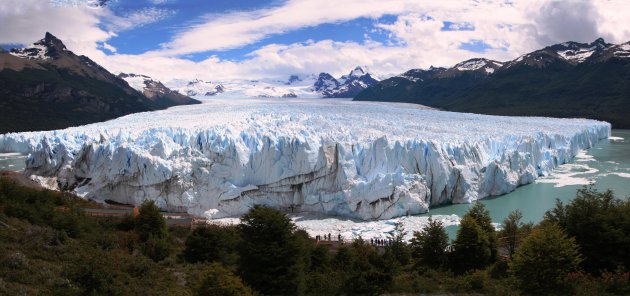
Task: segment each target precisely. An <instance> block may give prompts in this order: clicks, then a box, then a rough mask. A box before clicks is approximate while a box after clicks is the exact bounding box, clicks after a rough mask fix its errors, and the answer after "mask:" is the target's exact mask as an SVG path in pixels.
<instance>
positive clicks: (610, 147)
mask: <svg viewBox="0 0 630 296" xmlns="http://www.w3.org/2000/svg"><path fill="white" fill-rule="evenodd" d="M589 184H592V185H593V186H594V187H595V188H596V189H597V190H600V191H604V190H606V189H611V190H613V191H614V192H615V195H616V196H617V197H619V198H621V197H627V196H630V130H613V131H612V137H611V138H610V139H604V140H601V141H600V142H598V143H597V144H596V145H595V147H593V148H591V149H589V150H588V151H586V152H585V153H583V154H580V155H578V156H577V157H575V158H574V159H573V161H572V162H571V163H569V164H565V165H562V166H560V167H559V168H557V169H556V170H555V171H554V174H553V175H552V176H549V177H542V178H539V179H537V180H536V182H535V183H534V184H529V185H525V186H521V187H519V188H517V189H516V190H515V191H513V192H511V193H508V194H506V195H502V196H499V197H495V198H491V199H486V200H482V201H481V202H482V203H483V204H484V205H485V206H486V208H488V210H489V211H490V215H491V216H492V220H493V222H496V223H501V221H503V219H505V217H506V216H507V215H508V214H509V213H510V212H511V211H513V210H516V209H518V210H520V211H521V212H522V213H523V222H539V221H540V220H542V218H543V215H544V214H545V211H547V210H549V209H550V208H553V207H554V206H555V203H556V198H557V199H560V200H561V201H563V202H565V203H566V202H568V201H570V200H572V199H573V198H574V197H575V193H576V191H577V190H578V189H580V188H582V187H584V186H585V185H589ZM469 208H470V205H469V204H458V205H449V206H445V207H440V208H436V209H431V211H430V213H429V214H425V216H426V215H451V214H455V215H458V216H460V217H461V216H462V215H463V214H464V213H465V212H466V211H467V210H468V209H469ZM447 229H448V230H449V235H451V237H453V236H454V233H455V231H456V229H457V227H456V226H450V227H448V228H447Z"/></svg>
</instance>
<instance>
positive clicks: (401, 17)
mask: <svg viewBox="0 0 630 296" xmlns="http://www.w3.org/2000/svg"><path fill="white" fill-rule="evenodd" d="M629 19H630V9H629V8H628V2H627V0H593V1H588V0H581V1H566V0H565V1H550V0H496V1H495V0H461V1H460V0H457V1H456V0H442V1H427V0H274V1H263V0H208V1H201V0H196V1H193V0H109V1H108V0H0V45H2V46H3V47H22V46H28V45H29V44H32V43H33V42H36V41H37V40H39V39H41V38H43V36H44V34H45V32H50V33H52V34H53V35H55V36H57V37H58V38H60V39H61V40H62V41H63V42H64V43H65V44H66V46H67V47H68V49H70V50H72V51H74V52H75V53H77V54H82V55H86V56H89V57H90V58H92V59H93V60H94V61H96V62H97V63H99V64H101V65H102V66H104V67H105V68H107V69H108V70H110V71H111V72H114V73H120V72H125V73H136V74H145V75H149V76H151V77H154V78H156V79H160V80H162V81H164V82H168V81H172V80H174V79H184V80H192V79H203V80H208V81H223V80H229V79H261V78H274V79H276V78H279V79H283V78H287V77H288V76H289V75H293V74H317V73H320V72H328V73H331V74H333V75H335V76H339V75H342V74H347V73H348V72H349V71H350V70H351V69H353V68H354V67H356V66H365V67H367V68H368V69H369V70H370V71H371V72H374V73H376V74H377V75H381V76H388V75H394V74H398V73H402V72H404V71H406V70H409V69H413V68H428V67H430V66H444V67H450V66H453V65H454V64H456V63H458V62H461V61H463V60H466V59H469V58H475V57H484V58H489V59H494V60H498V61H507V60H511V59H514V58H517V57H518V56H520V55H522V54H525V53H528V52H531V51H533V50H536V49H539V48H542V47H544V46H548V45H551V44H556V43H561V42H565V41H578V42H592V41H594V40H595V39H597V38H599V37H602V38H604V39H605V40H606V41H607V42H611V43H623V42H627V41H630V26H628V20H629Z"/></svg>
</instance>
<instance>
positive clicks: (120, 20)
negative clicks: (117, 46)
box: [104, 7, 175, 32]
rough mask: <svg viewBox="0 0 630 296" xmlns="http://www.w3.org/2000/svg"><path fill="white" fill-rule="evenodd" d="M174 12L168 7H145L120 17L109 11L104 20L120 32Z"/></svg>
mask: <svg viewBox="0 0 630 296" xmlns="http://www.w3.org/2000/svg"><path fill="white" fill-rule="evenodd" d="M174 14H175V11H173V10H170V9H163V8H156V7H147V8H143V9H140V10H136V11H133V12H131V13H128V14H127V15H125V16H122V17H120V16H117V15H115V14H113V13H111V11H109V13H108V14H107V16H106V17H105V18H104V20H105V22H106V26H107V27H108V28H109V29H110V30H111V31H115V32H121V31H125V30H130V29H134V28H138V27H142V26H145V25H148V24H152V23H155V22H158V21H161V20H164V19H166V18H169V17H171V16H173V15H174Z"/></svg>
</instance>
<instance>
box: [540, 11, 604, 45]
mask: <svg viewBox="0 0 630 296" xmlns="http://www.w3.org/2000/svg"><path fill="white" fill-rule="evenodd" d="M530 13H531V17H532V19H533V22H534V25H535V26H536V28H537V38H538V40H539V43H542V44H550V43H554V42H558V41H559V40H562V41H567V40H571V41H577V42H591V41H593V40H595V39H597V38H598V37H599V32H598V23H597V22H598V19H599V18H600V16H599V12H598V10H597V8H596V7H595V5H594V4H593V3H592V2H588V1H552V2H548V3H544V4H543V5H542V6H541V7H540V9H538V11H535V12H530Z"/></svg>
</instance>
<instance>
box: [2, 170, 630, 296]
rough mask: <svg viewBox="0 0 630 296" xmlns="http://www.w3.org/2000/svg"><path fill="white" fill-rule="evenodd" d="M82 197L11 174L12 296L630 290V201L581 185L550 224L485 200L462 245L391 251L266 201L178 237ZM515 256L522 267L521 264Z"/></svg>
mask: <svg viewBox="0 0 630 296" xmlns="http://www.w3.org/2000/svg"><path fill="white" fill-rule="evenodd" d="M93 206H96V205H94V204H91V203H90V202H87V201H84V200H81V199H79V198H76V197H74V196H72V195H70V194H66V193H60V192H52V191H47V190H35V189H29V188H25V187H21V186H19V185H16V184H14V183H12V182H11V181H7V180H0V250H2V251H1V252H0V294H7V295H25V294H26V295H36V294H44V295H300V294H315V295H339V294H341V295H355V294H360V295H377V294H383V293H401V294H402V293H429V294H436V293H471V294H474V293H483V294H490V295H518V294H523V295H529V294H544V295H554V294H555V295H563V294H576V295H606V294H613V295H614V294H626V295H627V294H628V293H630V282H629V280H630V275H629V273H628V272H627V271H626V269H627V268H628V267H629V266H628V264H629V262H628V254H627V252H628V250H630V239H629V238H630V227H629V226H630V201H629V200H621V199H616V198H614V196H613V194H612V192H610V191H607V192H602V193H600V192H597V191H595V190H592V189H583V190H580V191H579V192H578V194H577V196H576V198H575V199H574V200H573V201H572V202H571V203H569V204H567V205H564V204H561V203H558V205H557V206H556V207H555V208H554V209H552V210H550V211H549V212H548V213H547V215H546V217H545V219H544V220H543V221H542V222H541V223H540V224H538V225H532V224H524V223H522V222H521V221H520V220H521V217H522V215H520V213H518V212H514V213H512V214H510V215H509V216H508V217H507V218H506V220H505V221H504V222H503V225H504V226H503V230H501V231H498V232H497V231H495V229H494V227H492V225H491V223H490V217H489V213H488V211H487V210H486V209H485V208H484V206H483V204H481V203H476V204H474V205H472V206H471V209H470V211H469V212H468V213H467V214H465V215H464V217H462V223H461V227H460V228H459V231H458V233H457V238H456V239H455V241H454V242H453V243H452V245H451V244H449V241H448V236H447V235H446V232H445V230H444V227H443V225H442V224H441V223H440V222H437V221H433V220H431V221H430V223H429V224H428V225H426V226H425V227H424V229H422V231H419V232H415V233H414V234H413V237H414V238H413V240H412V241H411V242H410V243H406V242H404V240H403V236H404V234H405V230H404V229H402V227H401V226H400V225H396V228H395V230H394V232H393V233H392V234H391V237H390V241H391V243H389V244H388V246H386V247H375V246H374V245H372V244H371V243H370V242H369V241H365V240H362V239H358V240H355V241H354V242H353V243H351V244H346V245H343V246H341V247H340V248H338V249H330V248H328V247H326V246H324V245H323V244H318V243H317V242H316V241H315V240H312V239H310V238H309V237H308V235H307V234H306V233H305V232H304V231H302V230H299V229H297V228H296V226H295V225H294V224H293V223H292V221H291V220H290V219H289V218H288V217H287V216H286V215H284V214H282V213H280V212H278V211H276V210H273V209H270V208H267V207H262V206H255V207H253V208H252V209H251V211H250V212H249V213H247V214H246V215H245V216H244V217H242V222H241V223H240V224H239V225H235V226H218V225H211V226H207V227H198V228H195V229H193V230H189V229H184V228H170V229H168V228H167V227H166V225H165V223H164V218H163V217H162V216H161V214H160V213H159V211H158V210H157V207H156V206H155V205H154V204H153V203H151V202H147V203H145V204H143V205H142V206H141V208H140V211H139V212H140V213H139V215H138V216H137V217H135V218H133V217H128V218H126V219H124V220H111V219H106V218H95V217H87V216H84V215H83V214H82V212H81V211H80V208H82V207H93ZM510 258H512V259H510Z"/></svg>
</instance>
